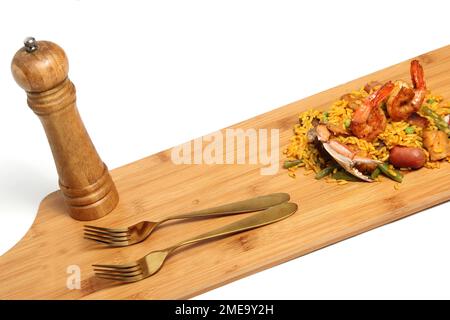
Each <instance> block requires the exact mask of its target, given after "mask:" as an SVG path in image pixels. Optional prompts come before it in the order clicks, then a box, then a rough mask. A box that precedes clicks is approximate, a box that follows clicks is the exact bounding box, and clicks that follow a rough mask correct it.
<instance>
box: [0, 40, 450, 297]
mask: <svg viewBox="0 0 450 320" xmlns="http://www.w3.org/2000/svg"><path fill="white" fill-rule="evenodd" d="M418 58H419V59H420V61H421V62H422V64H423V66H424V68H425V74H426V80H427V84H428V87H429V88H431V89H432V90H433V92H436V93H439V94H442V95H443V96H444V98H446V99H450V78H449V73H450V46H446V47H444V48H441V49H439V50H436V51H433V52H430V53H427V54H424V55H422V56H420V57H418ZM390 79H391V80H395V79H405V80H408V79H409V60H408V61H405V62H402V63H400V64H397V65H394V66H392V67H389V68H387V69H384V70H381V71H378V72H376V73H374V74H371V75H368V76H365V77H362V78H360V79H357V80H354V81H352V82H349V83H346V84H344V85H341V86H338V87H336V88H333V89H330V90H327V91H325V92H322V93H319V94H316V95H314V96H311V97H309V98H306V99H303V100H301V101H298V102H294V103H292V104H289V105H287V106H284V107H282V108H279V109H276V110H273V111H271V112H268V113H265V114H263V115H259V116H257V117H255V118H253V119H250V120H247V121H244V122H242V123H239V124H237V125H235V126H233V127H234V128H243V129H247V128H254V129H259V128H267V129H270V128H278V129H280V139H281V140H280V149H284V148H285V147H286V145H287V144H288V140H289V137H290V136H291V134H292V127H293V125H294V124H295V123H296V122H297V115H298V113H299V112H301V111H303V110H306V109H307V108H311V107H315V108H322V109H325V108H328V107H329V105H330V104H331V103H332V102H333V101H334V100H336V99H337V98H338V97H339V96H340V95H342V94H343V93H346V92H348V91H350V90H353V89H355V88H359V87H360V86H361V85H364V84H365V83H366V82H367V81H369V80H380V81H385V80H390ZM170 154H171V152H170V150H167V151H163V152H160V153H157V154H155V155H152V156H150V157H147V158H144V159H142V160H139V161H136V162H134V163H131V164H128V165H126V166H123V167H120V168H117V169H115V170H113V171H112V172H111V175H112V177H113V180H114V181H115V183H116V186H117V189H118V191H119V194H120V203H119V205H118V207H117V208H116V209H115V210H114V211H113V212H112V213H111V214H109V215H107V216H106V217H104V218H102V219H100V220H97V221H95V222H94V224H96V225H103V226H112V227H114V226H116V227H118V226H126V225H129V224H132V223H135V222H137V221H139V220H141V219H147V220H158V219H161V218H163V217H165V216H167V215H171V214H175V213H182V212H187V211H190V210H194V209H200V208H206V207H211V206H215V205H219V204H222V203H226V202H232V201H237V200H241V199H246V198H249V197H254V196H256V195H263V194H267V193H272V192H288V193H289V194H290V195H291V199H292V201H294V202H296V203H298V204H299V211H298V212H297V213H296V214H295V215H294V216H292V217H290V218H289V219H287V220H284V221H281V222H279V223H276V224H273V225H270V226H266V227H264V228H261V229H257V230H253V231H248V232H245V233H242V234H238V235H235V236H232V237H228V238H223V239H220V240H217V241H210V242H207V243H204V244H200V245H194V246H193V247H189V248H186V249H182V250H180V251H178V252H177V253H176V254H175V255H173V256H172V257H171V258H169V260H168V261H167V263H166V264H165V266H164V267H163V268H162V270H161V271H160V272H159V273H158V274H156V275H155V276H153V277H151V278H148V279H146V280H144V281H141V282H137V283H134V284H127V285H113V284H112V283H111V282H108V281H106V280H100V279H96V278H95V277H94V276H93V271H92V268H91V264H93V263H121V262H127V261H130V260H135V259H137V258H139V257H141V256H143V255H144V254H146V253H147V252H149V251H151V250H154V249H157V248H164V247H166V246H168V245H170V244H173V243H175V242H177V241H179V240H182V239H184V238H186V237H190V236H193V235H195V234H197V233H199V232H203V231H206V230H210V229H212V228H215V227H218V226H221V225H223V224H225V223H228V222H230V221H234V220H236V219H240V218H242V216H233V217H223V218H218V219H210V220H207V219H203V220H200V221H195V222H183V223H179V222H178V223H169V224H166V225H165V226H164V227H162V228H161V229H159V230H158V231H156V233H154V234H153V235H152V236H151V238H150V239H147V241H145V242H143V243H140V244H138V245H135V246H133V247H129V248H103V247H101V246H99V245H96V244H94V243H92V242H89V241H88V240H84V239H83V237H82V226H83V222H79V221H75V220H73V219H72V218H70V217H69V215H68V214H67V210H66V208H65V207H64V203H63V199H62V197H61V194H60V193H59V192H54V193H52V194H50V195H48V196H47V197H46V198H45V199H44V200H43V201H42V203H41V205H40V208H39V212H38V214H37V217H36V220H35V222H34V224H33V226H32V227H31V229H30V230H29V232H28V233H27V234H26V235H25V237H24V238H23V239H22V240H21V241H20V242H19V243H18V244H17V245H16V246H15V247H14V248H13V249H11V250H10V251H9V252H7V253H6V254H4V255H3V256H1V257H0V270H1V271H0V298H1V299H13V298H18V299H26V298H31V299H36V298H41V299H179V298H189V297H192V296H195V295H197V294H200V293H202V292H205V291H207V290H210V289H213V288H215V287H218V286H221V285H223V284H226V283H228V282H231V281H234V280H236V279H239V278H242V277H245V276H247V275H249V274H252V273H255V272H258V271H260V270H263V269H266V268H269V267H271V266H274V265H277V264H279V263H282V262H285V261H288V260H290V259H294V258H297V257H299V256H302V255H304V254H307V253H309V252H312V251H314V250H317V249H320V248H323V247H325V246H327V245H330V244H333V243H335V242H338V241H341V240H343V239H346V238H349V237H352V236H354V235H357V234H359V233H362V232H365V231H368V230H370V229H373V228H376V227H378V226H381V225H384V224H386V223H389V222H392V221H394V220H397V219H400V218H403V217H405V216H408V215H410V214H413V213H415V212H418V211H420V210H423V209H425V208H428V207H431V206H433V205H436V204H439V203H442V202H445V201H448V200H449V199H450V187H449V183H450V170H449V169H450V165H449V163H444V164H443V165H442V167H441V168H440V169H437V170H429V169H422V170H419V171H417V172H413V173H410V174H408V175H407V176H406V177H405V180H404V183H403V184H402V185H401V188H400V190H397V191H396V190H394V183H393V182H391V181H388V180H385V181H383V182H382V183H372V184H371V183H350V184H347V185H342V186H337V185H334V184H327V183H325V182H323V181H316V180H315V179H314V178H313V177H312V176H303V175H302V174H301V173H300V174H299V175H298V176H297V179H292V178H290V177H288V175H287V173H286V171H285V170H283V169H280V170H279V171H278V173H277V174H275V175H267V176H263V175H261V174H260V166H258V165H237V164H236V165H175V164H173V163H172V161H171V157H170ZM281 154H282V153H281V150H280V155H281ZM280 160H282V159H280ZM280 163H282V161H280ZM70 265H78V266H79V267H80V268H81V280H82V281H81V289H74V290H69V289H67V287H66V282H67V277H68V276H69V274H67V268H68V266H70Z"/></svg>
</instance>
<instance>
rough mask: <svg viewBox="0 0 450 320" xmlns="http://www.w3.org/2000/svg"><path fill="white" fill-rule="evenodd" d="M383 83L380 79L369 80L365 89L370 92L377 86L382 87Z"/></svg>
mask: <svg viewBox="0 0 450 320" xmlns="http://www.w3.org/2000/svg"><path fill="white" fill-rule="evenodd" d="M382 85H383V84H382V83H381V82H379V81H370V82H367V83H366V85H365V86H364V91H365V92H367V93H370V92H371V91H372V90H373V89H374V88H375V87H381V86H382Z"/></svg>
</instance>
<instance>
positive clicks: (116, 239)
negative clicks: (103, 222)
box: [84, 231, 130, 241]
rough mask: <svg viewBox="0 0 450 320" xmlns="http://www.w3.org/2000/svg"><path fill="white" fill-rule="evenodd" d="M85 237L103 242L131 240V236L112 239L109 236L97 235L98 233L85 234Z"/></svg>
mask: <svg viewBox="0 0 450 320" xmlns="http://www.w3.org/2000/svg"><path fill="white" fill-rule="evenodd" d="M84 235H85V236H87V237H96V238H99V239H101V240H111V241H127V240H130V236H120V237H110V236H107V235H103V234H97V233H92V232H86V231H85V232H84Z"/></svg>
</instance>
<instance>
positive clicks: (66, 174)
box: [11, 41, 119, 220]
mask: <svg viewBox="0 0 450 320" xmlns="http://www.w3.org/2000/svg"><path fill="white" fill-rule="evenodd" d="M34 46H35V49H34V50H33V51H31V52H30V51H29V50H27V48H26V47H24V48H22V49H20V50H19V51H18V52H17V53H16V55H15V56H14V58H13V61H12V64H11V69H12V73H13V76H14V79H15V80H16V82H17V83H18V84H19V86H21V87H22V88H23V89H24V90H25V91H26V92H27V97H28V105H29V106H30V108H31V109H32V110H33V111H34V112H35V113H36V114H37V115H38V117H39V119H40V120H41V123H42V125H43V127H44V130H45V133H46V135H47V139H48V142H49V144H50V148H51V150H52V153H53V158H54V160H55V164H56V169H57V171H58V175H59V186H60V189H61V191H62V193H63V195H64V198H65V201H66V203H67V205H68V208H69V212H70V215H71V216H72V217H73V218H75V219H77V220H94V219H98V218H100V217H102V216H104V215H106V214H108V213H109V212H111V211H112V210H113V209H114V208H115V207H116V205H117V203H118V200H119V196H118V193H117V190H116V187H115V185H114V183H113V181H112V179H111V176H110V174H109V171H108V168H107V167H106V165H105V164H104V163H103V161H102V160H101V159H100V157H99V155H98V153H97V151H96V150H95V147H94V145H93V143H92V141H91V139H90V137H89V134H88V133H87V131H86V128H85V127H84V124H83V122H82V120H81V117H80V115H79V113H78V109H77V107H76V94H75V86H74V85H73V83H72V82H71V81H70V80H69V78H68V77H67V75H68V68H69V67H68V61H67V57H66V55H65V53H64V51H63V50H62V49H61V48H60V47H59V46H58V45H56V44H54V43H51V42H48V41H37V42H35V43H34Z"/></svg>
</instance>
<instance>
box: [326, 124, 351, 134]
mask: <svg viewBox="0 0 450 320" xmlns="http://www.w3.org/2000/svg"><path fill="white" fill-rule="evenodd" d="M327 128H328V130H330V131H331V132H333V134H334V135H335V136H348V135H349V134H350V133H349V132H348V131H347V130H346V129H344V128H342V127H341V126H338V125H335V124H333V123H327Z"/></svg>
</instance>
